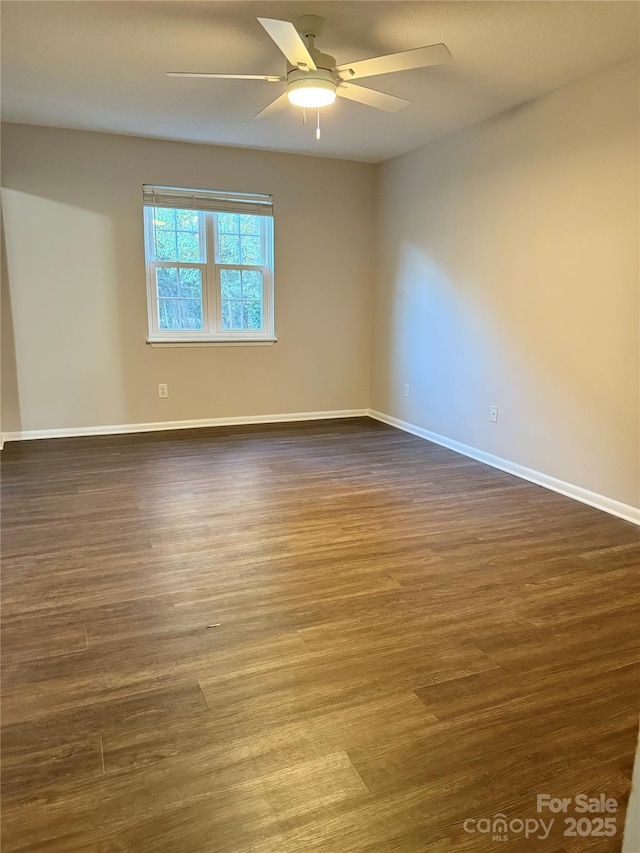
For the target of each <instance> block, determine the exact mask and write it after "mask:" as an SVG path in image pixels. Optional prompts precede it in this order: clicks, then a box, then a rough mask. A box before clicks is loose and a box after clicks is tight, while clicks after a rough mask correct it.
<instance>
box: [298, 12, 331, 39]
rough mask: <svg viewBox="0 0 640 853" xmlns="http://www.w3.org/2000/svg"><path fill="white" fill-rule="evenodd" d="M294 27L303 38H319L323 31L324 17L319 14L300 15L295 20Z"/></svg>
mask: <svg viewBox="0 0 640 853" xmlns="http://www.w3.org/2000/svg"><path fill="white" fill-rule="evenodd" d="M295 27H296V29H297V31H298V32H299V33H300V35H302V36H305V38H309V37H311V38H320V36H321V35H322V34H323V33H324V18H321V17H320V15H301V16H300V17H299V18H298V19H297V20H296V22H295Z"/></svg>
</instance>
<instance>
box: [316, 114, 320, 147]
mask: <svg viewBox="0 0 640 853" xmlns="http://www.w3.org/2000/svg"><path fill="white" fill-rule="evenodd" d="M316 139H320V108H319V107H318V126H317V127H316Z"/></svg>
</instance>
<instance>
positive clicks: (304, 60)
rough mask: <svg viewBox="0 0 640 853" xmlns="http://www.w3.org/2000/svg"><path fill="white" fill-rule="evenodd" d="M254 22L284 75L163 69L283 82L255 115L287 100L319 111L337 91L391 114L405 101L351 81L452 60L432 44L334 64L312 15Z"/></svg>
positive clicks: (172, 74) (173, 74)
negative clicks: (320, 45) (281, 61)
mask: <svg viewBox="0 0 640 853" xmlns="http://www.w3.org/2000/svg"><path fill="white" fill-rule="evenodd" d="M258 21H259V23H260V24H262V26H263V27H264V29H265V30H266V31H267V33H268V35H269V36H271V38H272V39H273V41H274V42H275V43H276V45H277V46H278V48H279V49H280V50H281V51H282V53H283V54H284V55H285V57H286V58H287V73H286V75H282V76H274V75H271V74H219V73H201V72H194V71H168V72H167V76H168V77H208V78H213V79H222V80H266V81H267V82H269V83H286V84H287V89H286V91H285V92H284V93H283V94H282V95H280V96H279V97H277V98H276V99H275V101H272V102H271V103H270V104H268V105H267V106H266V107H265V108H264V109H263V110H261V111H260V112H259V113H258V114H257V115H256V118H266V117H267V116H271V115H274V114H275V113H277V112H279V111H280V110H282V109H283V108H284V107H286V106H287V104H290V103H291V104H294V106H298V107H302V108H303V110H306V109H318V110H319V109H320V107H326V106H329V104H332V103H333V102H334V101H335V99H336V96H337V97H339V98H347V99H348V100H350V101H357V102H358V103H360V104H366V105H367V106H370V107H375V108H376V109H379V110H385V111H386V112H389V113H394V112H396V111H397V110H400V109H402V107H406V106H407V104H409V103H410V102H409V101H407V100H405V99H404V98H398V97H397V96H396V95H387V94H385V93H384V92H378V91H377V90H374V89H368V88H365V87H364V86H356V85H354V84H353V83H352V82H351V81H352V80H358V79H361V78H363V77H375V76H376V75H378V74H390V73H392V72H395V71H407V70H409V69H411V68H426V67H427V66H429V65H440V64H441V63H443V62H447V61H448V60H449V59H451V53H450V52H449V49H448V48H447V46H446V45H444V44H431V45H428V46H426V47H417V48H414V49H413V50H405V51H402V52H401V53H390V54H388V55H387V56H376V57H374V58H373V59H363V60H360V61H359V62H347V63H345V64H344V65H336V60H335V58H334V57H333V56H329V55H328V54H326V53H321V52H320V51H319V50H318V49H317V48H316V46H315V39H316V38H317V37H318V36H319V35H321V34H322V31H323V25H324V20H323V19H322V18H320V17H318V16H317V15H304V16H303V17H302V18H299V19H298V21H297V22H296V25H295V26H294V24H292V23H291V21H279V20H276V19H275V18H258ZM303 36H304V38H303ZM304 39H306V44H305V40H304ZM319 115H320V113H319V112H318V132H317V134H316V135H317V138H318V139H319V138H320V133H319V127H320V125H319Z"/></svg>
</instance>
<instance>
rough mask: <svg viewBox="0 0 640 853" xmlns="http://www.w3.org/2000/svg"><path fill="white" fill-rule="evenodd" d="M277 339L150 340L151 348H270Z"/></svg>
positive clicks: (148, 341) (148, 342)
mask: <svg viewBox="0 0 640 853" xmlns="http://www.w3.org/2000/svg"><path fill="white" fill-rule="evenodd" d="M277 342H278V339H277V338H244V339H243V338H216V339H215V340H213V339H211V338H191V340H176V339H175V338H148V339H147V344H148V345H149V346H151V347H270V346H273V344H275V343H277Z"/></svg>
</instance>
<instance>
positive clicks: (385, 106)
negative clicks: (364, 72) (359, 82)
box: [336, 83, 411, 113]
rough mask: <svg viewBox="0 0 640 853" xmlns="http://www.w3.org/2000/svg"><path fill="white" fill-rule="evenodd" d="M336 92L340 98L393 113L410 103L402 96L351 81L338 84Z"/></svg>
mask: <svg viewBox="0 0 640 853" xmlns="http://www.w3.org/2000/svg"><path fill="white" fill-rule="evenodd" d="M336 94H337V95H338V96H339V97H340V98H348V99H349V100H350V101H357V102H358V103H359V104H366V105H367V106H368V107H375V108H376V109H377V110H385V111H386V112H388V113H395V112H397V111H398V110H401V109H402V108H403V107H406V106H407V104H410V103H411V101H406V100H405V99H404V98H397V97H396V96H395V95H386V94H385V93H384V92H376V91H375V90H374V89H367V88H365V87H364V86H354V85H353V84H352V83H340V84H338V88H337V89H336Z"/></svg>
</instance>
